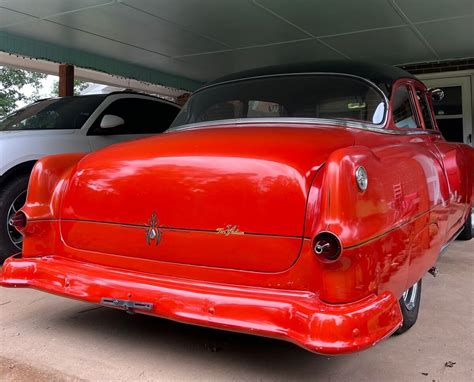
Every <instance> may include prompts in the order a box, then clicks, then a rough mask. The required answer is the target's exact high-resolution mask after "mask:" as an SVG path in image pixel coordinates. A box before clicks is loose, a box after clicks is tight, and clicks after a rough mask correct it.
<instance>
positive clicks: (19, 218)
mask: <svg viewBox="0 0 474 382" xmlns="http://www.w3.org/2000/svg"><path fill="white" fill-rule="evenodd" d="M27 222H28V219H27V217H26V215H25V213H24V212H22V211H18V212H17V213H15V214H14V215H13V216H12V217H11V219H10V225H12V226H13V227H15V229H16V230H17V231H22V230H24V229H25V227H26V223H27Z"/></svg>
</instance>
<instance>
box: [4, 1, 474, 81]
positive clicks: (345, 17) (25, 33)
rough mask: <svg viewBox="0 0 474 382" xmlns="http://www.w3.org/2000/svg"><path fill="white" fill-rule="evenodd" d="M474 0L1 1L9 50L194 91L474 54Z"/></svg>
mask: <svg viewBox="0 0 474 382" xmlns="http://www.w3.org/2000/svg"><path fill="white" fill-rule="evenodd" d="M473 36H474V2H473V1H472V0H451V1H446V0H417V1H413V0H360V1H349V0H318V1H308V0H293V1H288V0H253V1H251V0H225V1H224V0H223V1H219V0H186V1H177V0H159V1H155V0H114V1H110V0H74V1H73V0H68V1H65V0H37V1H31V0H0V50H3V51H6V52H10V53H15V54H20V55H26V56H30V57H34V58H44V59H48V60H52V61H57V62H67V63H71V64H74V65H77V66H81V67H86V68H91V69H95V70H99V71H104V72H107V73H111V74H116V75H120V76H124V77H130V78H135V79H139V80H142V81H147V82H152V83H159V84H163V85H166V86H171V87H176V88H181V89H187V90H194V89H195V88H196V87H198V86H199V85H200V84H202V83H204V82H207V81H209V80H212V79H214V78H217V77H221V76H223V75H227V74H229V73H232V72H236V71H241V70H246V69H251V68H255V67H260V66H267V65H275V64H288V63H294V62H302V61H315V60H321V59H324V60H328V59H329V60H332V59H356V60H367V61H372V62H379V63H386V64H392V65H401V64H407V63H415V62H426V61H439V60H447V59H455V58H467V57H474V37H473Z"/></svg>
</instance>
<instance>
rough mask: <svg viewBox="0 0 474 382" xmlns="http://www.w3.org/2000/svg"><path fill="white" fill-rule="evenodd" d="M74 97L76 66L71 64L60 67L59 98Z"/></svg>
mask: <svg viewBox="0 0 474 382" xmlns="http://www.w3.org/2000/svg"><path fill="white" fill-rule="evenodd" d="M72 95H74V66H73V65H69V64H60V65H59V96H60V97H68V96H72Z"/></svg>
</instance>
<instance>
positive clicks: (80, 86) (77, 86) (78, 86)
mask: <svg viewBox="0 0 474 382" xmlns="http://www.w3.org/2000/svg"><path fill="white" fill-rule="evenodd" d="M90 84H91V83H90V82H86V81H82V80H74V95H79V94H81V92H82V91H83V90H84V89H85V88H87V87H88V86H89V85H90ZM51 93H52V96H53V97H59V80H57V81H55V82H54V85H53V90H52V92H51Z"/></svg>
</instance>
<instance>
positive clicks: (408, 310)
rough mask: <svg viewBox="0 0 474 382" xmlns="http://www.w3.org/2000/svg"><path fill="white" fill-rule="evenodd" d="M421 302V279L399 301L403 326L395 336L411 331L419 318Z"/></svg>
mask: <svg viewBox="0 0 474 382" xmlns="http://www.w3.org/2000/svg"><path fill="white" fill-rule="evenodd" d="M420 300H421V279H420V280H419V281H418V282H416V283H415V284H413V285H412V286H411V287H410V288H408V289H407V290H406V291H405V292H403V295H402V297H400V300H399V301H398V302H399V304H400V309H401V311H402V316H403V325H402V326H401V327H400V328H399V329H398V330H397V331H396V332H395V334H402V333H405V332H406V331H407V330H408V329H410V328H411V327H412V326H413V325H415V322H416V320H417V318H418V311H419V310H420Z"/></svg>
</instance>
